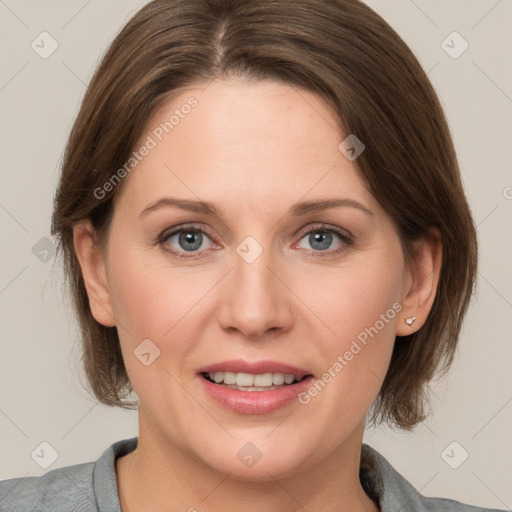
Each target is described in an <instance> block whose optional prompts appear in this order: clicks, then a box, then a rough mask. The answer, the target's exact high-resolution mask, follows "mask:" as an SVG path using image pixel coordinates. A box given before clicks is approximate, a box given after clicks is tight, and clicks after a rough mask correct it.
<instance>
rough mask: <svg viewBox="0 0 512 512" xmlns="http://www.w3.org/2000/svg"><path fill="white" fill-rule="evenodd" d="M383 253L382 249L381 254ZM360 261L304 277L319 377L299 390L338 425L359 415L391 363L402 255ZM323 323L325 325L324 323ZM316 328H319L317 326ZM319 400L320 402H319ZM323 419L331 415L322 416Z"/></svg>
mask: <svg viewBox="0 0 512 512" xmlns="http://www.w3.org/2000/svg"><path fill="white" fill-rule="evenodd" d="M381 256H382V255H381ZM370 260H371V258H367V259H366V260H365V261H364V265H363V264H362V259H361V265H360V266H359V265H355V264H354V265H347V266H346V267H344V268H341V267H340V268H337V269H333V268H330V269H328V270H325V274H318V273H317V274H316V275H315V277H314V278H313V277H310V278H309V279H306V280H304V281H303V286H304V288H303V293H304V296H307V297H308V301H310V302H308V305H310V307H311V309H312V310H313V311H314V312H315V313H316V314H317V315H318V318H320V319H321V320H322V323H319V322H318V319H316V318H315V317H314V316H313V315H310V316H311V318H312V321H314V322H315V325H318V326H319V327H318V329H321V330H322V331H325V333H326V334H325V335H324V336H318V337H317V354H318V355H319V358H320V359H321V361H322V370H321V375H319V376H317V379H318V380H319V382H317V383H316V384H315V386H312V387H311V388H310V389H309V390H308V391H307V392H306V393H305V395H303V397H302V399H301V402H302V403H304V404H307V403H311V405H312V407H313V408H315V409H316V406H315V405H314V403H315V402H316V404H317V406H318V407H319V408H318V409H316V410H315V414H317V412H318V414H320V415H322V414H324V413H325V414H326V416H330V420H331V421H334V422H337V423H338V424H339V425H338V426H339V427H340V428H342V425H343V424H344V422H346V421H347V418H352V421H358V420H360V419H362V417H363V416H364V414H365V413H366V410H367V408H368V407H369V406H370V405H371V403H372V402H373V401H374V399H375V397H376V395H377V394H378V391H379V389H380V387H381V385H382V381H383V379H384V377H385V373H386V370H387V367H388V365H389V361H390V357H391V353H392V349H393V345H394V341H395V332H396V331H395V324H396V317H397V314H398V312H399V311H400V310H401V308H402V306H401V304H400V302H399V299H400V289H401V288H400V283H401V271H402V269H401V267H400V265H399V264H397V263H394V262H396V261H398V262H399V261H400V258H399V257H398V258H396V259H393V258H390V259H385V258H382V257H381V258H379V259H376V260H375V261H373V262H372V261H370ZM324 327H325V329H324ZM318 329H317V330H318ZM320 404H322V407H320ZM324 419H325V420H326V421H327V420H328V419H329V418H327V417H326V418H324Z"/></svg>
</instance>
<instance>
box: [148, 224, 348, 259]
mask: <svg viewBox="0 0 512 512" xmlns="http://www.w3.org/2000/svg"><path fill="white" fill-rule="evenodd" d="M182 231H185V232H186V231H198V232H200V233H203V234H205V235H207V236H208V238H210V240H212V241H213V240H214V236H213V235H212V233H211V232H210V230H209V228H208V227H207V226H205V225H204V224H190V225H188V224H187V225H183V226H179V227H178V229H173V231H171V232H168V231H164V232H163V233H162V234H161V235H160V236H159V237H158V239H157V242H158V243H159V244H160V245H161V247H162V248H163V250H164V251H166V252H169V253H171V254H172V255H173V256H176V257H177V258H182V259H190V258H192V259H198V258H202V257H204V256H197V255H196V254H200V253H197V252H195V253H194V252H191V254H195V255H194V256H185V255H184V254H183V253H182V252H178V251H173V250H170V249H169V248H168V246H166V242H167V240H169V238H171V237H172V236H174V235H176V234H178V233H180V232H182ZM316 232H321V233H334V234H335V235H338V237H339V238H340V239H341V241H342V242H343V244H344V245H343V247H341V248H340V249H335V250H330V251H314V250H311V249H310V250H307V252H308V253H309V254H312V255H313V256H320V257H327V256H335V255H337V254H340V253H341V252H343V251H346V250H347V249H348V248H349V247H350V246H351V245H352V244H353V242H354V241H353V239H352V237H351V236H350V235H348V233H347V232H346V231H344V230H342V229H340V228H335V227H330V226H328V225H326V224H319V225H315V226H314V227H312V228H310V229H309V230H307V231H304V232H302V233H301V236H300V238H299V242H300V240H302V239H303V238H304V237H305V236H306V235H309V234H310V233H316Z"/></svg>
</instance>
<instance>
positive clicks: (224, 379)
mask: <svg viewBox="0 0 512 512" xmlns="http://www.w3.org/2000/svg"><path fill="white" fill-rule="evenodd" d="M207 375H208V377H209V378H210V380H212V381H213V382H216V383H217V384H227V385H237V386H242V387H253V386H255V387H262V388H266V387H271V386H281V385H282V384H284V383H286V384H293V383H294V382H300V381H301V380H302V377H296V376H295V375H292V374H289V373H286V374H285V373H260V374H258V375H253V374H251V373H243V372H238V373H234V372H210V373H208V374H207Z"/></svg>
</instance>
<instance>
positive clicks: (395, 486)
mask: <svg viewBox="0 0 512 512" xmlns="http://www.w3.org/2000/svg"><path fill="white" fill-rule="evenodd" d="M361 467H362V469H363V471H364V478H365V479H366V481H367V485H368V486H369V487H370V489H369V491H370V493H371V494H373V495H374V496H375V497H376V499H377V501H378V502H379V504H380V507H381V510H382V512H391V511H397V510H407V511H409V512H434V511H435V512H438V511H440V510H442V511H443V512H504V511H501V510H498V509H490V508H482V507H475V506H472V505H467V504H465V503H461V502H459V501H455V500H450V499H445V498H430V497H426V496H423V495H422V494H420V493H419V492H418V491H417V490H416V489H415V488H414V487H413V486H412V485H411V484H410V483H409V482H408V481H407V480H406V479H405V478H404V477H403V476H402V475H401V474H400V473H398V471H396V470H395V469H394V468H393V467H392V466H391V464H390V463H389V462H388V461H387V460H386V459H385V458H384V457H383V456H382V455H381V454H380V453H378V452H377V451H376V450H374V449H373V448H371V447H370V446H368V445H367V444H363V449H362V453H361Z"/></svg>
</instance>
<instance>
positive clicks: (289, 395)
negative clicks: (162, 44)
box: [93, 81, 410, 479]
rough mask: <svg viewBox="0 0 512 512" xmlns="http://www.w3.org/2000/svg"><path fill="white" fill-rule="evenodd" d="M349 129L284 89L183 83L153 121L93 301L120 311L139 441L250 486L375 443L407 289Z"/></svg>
mask: <svg viewBox="0 0 512 512" xmlns="http://www.w3.org/2000/svg"><path fill="white" fill-rule="evenodd" d="M192 98H193V99H192ZM186 105H188V107H187V106H186ZM171 116H174V117H171ZM166 123H167V125H166ZM167 132H168V133H167ZM348 135H349V134H348V133H345V134H342V133H341V132H340V130H339V128H338V125H337V121H336V117H335V115H334V113H333V112H332V110H331V109H330V107H329V106H328V105H327V104H326V103H324V102H323V101H322V100H321V99H319V98H318V97H317V96H316V95H314V94H312V93H309V92H306V91H303V90H297V89H295V88H292V87H290V86H288V85H284V84H281V83H278V82H274V81H261V82H258V83H254V84H248V83H241V82H236V81H215V82H213V83H211V84H210V85H208V86H206V87H194V88H190V89H186V90H183V91H182V92H181V94H180V96H178V97H176V98H174V100H173V101H170V102H168V103H166V104H165V105H164V106H163V107H162V108H161V109H160V110H159V111H158V112H157V113H156V115H154V116H153V118H152V119H151V120H150V122H149V123H148V125H147V128H146V131H145V133H144V135H143V136H142V137H141V139H140V143H139V144H138V145H137V147H136V149H137V150H139V148H141V147H142V146H143V145H145V146H146V147H147V148H148V149H147V151H145V150H142V151H139V156H140V161H138V163H137V165H136V166H135V167H134V169H133V170H132V171H131V172H130V174H129V175H128V176H127V177H126V178H124V179H125V180H126V183H123V188H122V191H121V193H120V195H119V197H118V201H117V202H116V207H115V212H114V216H113V220H112V224H111V231H110V234H109V239H108V252H107V254H106V260H105V264H106V265H105V270H106V271H105V276H106V280H107V283H108V297H107V300H105V302H104V303H103V304H102V308H99V307H98V306H97V305H94V306H93V308H94V309H95V310H97V311H96V312H95V316H96V318H97V319H98V321H100V322H102V323H105V324H108V322H109V321H110V320H111V318H109V315H110V314H111V315H112V317H113V318H115V320H113V321H112V323H111V324H110V325H113V324H115V325H116V326H117V328H118V332H119V336H120V341H121V346H122V351H123V356H124V360H125V363H126V367H127V370H128V374H129V377H130V380H131V382H132V384H133V387H134V389H135V391H136V393H137V395H138V397H139V399H140V426H141V434H142V433H144V435H146V437H148V436H151V437H152V439H153V440H155V442H158V443H160V444H161V446H169V447H171V446H172V447H174V448H175V449H176V450H180V452H181V453H185V454H188V455H190V456H191V457H193V458H194V460H196V461H200V462H201V463H204V464H206V465H207V466H209V467H211V468H214V469H217V470H222V471H224V472H231V473H232V474H233V475H235V476H237V477H238V478H241V479H244V478H251V479H258V478H260V479H268V475H269V473H270V474H271V475H273V476H274V477H276V478H277V477H278V476H284V475H287V474H290V473H291V472H296V471H299V470H300V469H305V468H307V467H310V466H311V465H313V464H315V463H317V462H318V461H320V460H322V459H324V458H326V457H328V456H331V455H332V456H334V455H335V454H336V453H341V452H340V451H339V450H342V449H343V447H348V446H356V445H358V443H360V441H361V436H362V431H363V426H364V421H365V416H366V414H367V412H368V409H369V407H370V405H371V404H372V402H373V401H374V399H375V397H376V395H377V394H378V391H379V389H380V387H381V384H382V380H383V378H384V375H385V373H386V370H387V367H388V364H389V360H390V356H391V351H392V347H393V343H394V340H395V335H396V333H397V325H396V324H397V319H398V316H399V315H398V311H399V310H400V308H401V302H402V299H403V298H404V297H405V290H406V288H407V287H408V286H409V284H410V281H409V278H408V273H407V269H406V267H405V265H404V259H403V254H402V249H401V246H400V243H399V239H398V235H397V233H396V230H395V228H394V225H393V223H392V222H391V220H390V218H389V217H388V216H387V215H386V214H385V212H384V211H383V210H382V208H381V207H380V206H379V204H378V203H377V201H376V200H375V198H374V197H373V196H372V195H371V194H370V193H369V192H368V191H367V190H366V188H365V186H364V185H363V182H362V180H361V179H360V177H359V176H358V173H357V171H356V167H355V162H353V161H351V160H350V159H348V158H347V157H346V156H345V154H344V153H342V152H341V151H340V149H339V145H340V143H341V142H342V141H343V140H344V139H345V138H346V137H347V136H348ZM362 142H363V143H365V144H370V143H371V141H362ZM143 153H144V154H145V156H142V154H143ZM348 154H350V153H348ZM178 201H181V202H183V203H182V206H183V207H179V206H178ZM323 201H339V204H338V206H333V205H332V204H331V207H328V208H323V207H322V206H321V202H323ZM201 202H205V203H209V204H210V205H212V206H213V207H214V209H215V211H216V213H217V214H216V215H215V214H214V213H212V212H208V211H207V208H206V207H205V206H201ZM172 203H174V205H173V204H172ZM310 203H311V204H310ZM317 203H318V204H317ZM313 204H317V206H313ZM307 205H309V206H307ZM180 230H181V231H180ZM338 233H339V234H338ZM100 309H101V310H102V311H103V313H101V312H100ZM104 310H106V311H107V312H109V314H107V315H105V313H104ZM401 323H402V324H403V318H402V319H401ZM148 340H150V341H148ZM259 363H261V364H260V366H258V364H259ZM292 367H293V368H292ZM208 371H211V379H212V380H215V379H216V378H217V380H220V379H221V378H225V379H226V381H227V382H228V383H229V382H232V381H233V379H234V380H235V382H238V384H239V385H240V384H245V385H248V386H250V385H251V384H252V385H253V386H256V387H257V388H258V389H256V390H253V391H248V390H244V391H242V390H238V389H233V386H235V385H236V384H235V385H231V387H227V385H226V384H222V383H212V382H209V381H207V380H206V378H205V372H208ZM222 372H226V373H227V375H226V374H225V373H222ZM233 374H234V375H233ZM240 374H242V375H240ZM243 374H252V375H254V374H258V375H263V376H259V377H257V378H256V379H255V380H253V378H251V377H250V376H249V377H248V376H247V375H243ZM268 374H271V375H270V376H269V375H268ZM281 374H292V375H295V376H296V377H303V378H302V380H301V382H298V383H295V384H286V383H284V384H280V383H281V382H282V378H283V377H282V375H281ZM329 377H330V378H329ZM230 379H231V380H230ZM237 379H238V381H237ZM246 379H248V380H246ZM287 379H289V377H287ZM296 380H298V379H296ZM315 382H316V386H315ZM269 384H272V386H274V385H275V386H277V387H276V388H275V389H274V388H272V387H270V388H268V386H269ZM260 386H261V387H263V389H265V387H267V390H266V391H262V390H260ZM315 389H316V392H315Z"/></svg>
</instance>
